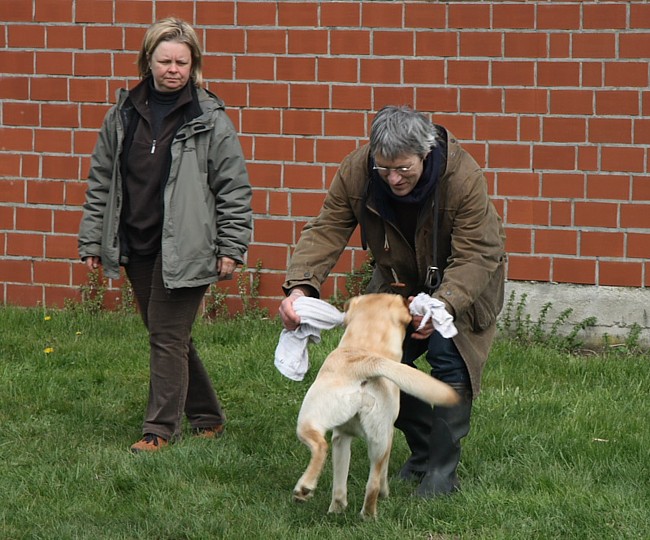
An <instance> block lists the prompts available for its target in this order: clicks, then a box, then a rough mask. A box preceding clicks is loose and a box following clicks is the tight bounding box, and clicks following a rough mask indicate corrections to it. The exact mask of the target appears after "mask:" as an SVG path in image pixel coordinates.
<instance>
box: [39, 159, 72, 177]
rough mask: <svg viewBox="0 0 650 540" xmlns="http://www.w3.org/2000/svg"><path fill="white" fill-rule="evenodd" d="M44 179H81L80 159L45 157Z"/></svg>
mask: <svg viewBox="0 0 650 540" xmlns="http://www.w3.org/2000/svg"><path fill="white" fill-rule="evenodd" d="M43 178H71V179H72V178H79V158H78V157H76V156H48V155H45V156H43Z"/></svg>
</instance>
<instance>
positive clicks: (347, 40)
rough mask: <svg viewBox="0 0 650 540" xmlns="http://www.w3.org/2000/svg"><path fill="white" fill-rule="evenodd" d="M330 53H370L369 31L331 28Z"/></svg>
mask: <svg viewBox="0 0 650 540" xmlns="http://www.w3.org/2000/svg"><path fill="white" fill-rule="evenodd" d="M330 54H333V55H339V54H345V55H351V54H355V55H367V54H370V32H369V31H367V30H331V31H330Z"/></svg>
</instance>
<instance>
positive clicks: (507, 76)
mask: <svg viewBox="0 0 650 540" xmlns="http://www.w3.org/2000/svg"><path fill="white" fill-rule="evenodd" d="M491 82H492V84H493V85H494V86H534V84H535V64H534V63H533V62H530V61H528V60H508V61H500V60H495V61H493V62H492V81H491Z"/></svg>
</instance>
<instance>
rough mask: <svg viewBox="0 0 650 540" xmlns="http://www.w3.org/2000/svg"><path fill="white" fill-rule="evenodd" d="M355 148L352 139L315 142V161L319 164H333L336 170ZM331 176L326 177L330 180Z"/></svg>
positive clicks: (355, 144)
mask: <svg viewBox="0 0 650 540" xmlns="http://www.w3.org/2000/svg"><path fill="white" fill-rule="evenodd" d="M355 148H357V143H356V141H355V140H354V139H331V140H330V139H323V138H318V139H317V140H316V161H319V162H321V163H333V164H335V167H336V168H338V165H339V163H340V162H341V160H342V159H343V158H344V157H345V156H347V155H348V154H349V153H350V152H352V150H354V149H355ZM332 176H333V174H330V175H328V178H332Z"/></svg>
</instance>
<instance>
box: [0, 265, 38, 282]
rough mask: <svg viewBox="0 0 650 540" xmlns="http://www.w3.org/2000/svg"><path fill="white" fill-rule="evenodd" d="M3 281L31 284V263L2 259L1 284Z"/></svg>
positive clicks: (0, 269)
mask: <svg viewBox="0 0 650 540" xmlns="http://www.w3.org/2000/svg"><path fill="white" fill-rule="evenodd" d="M2 281H4V282H11V283H31V281H32V263H31V261H27V260H15V259H0V282H2Z"/></svg>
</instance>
